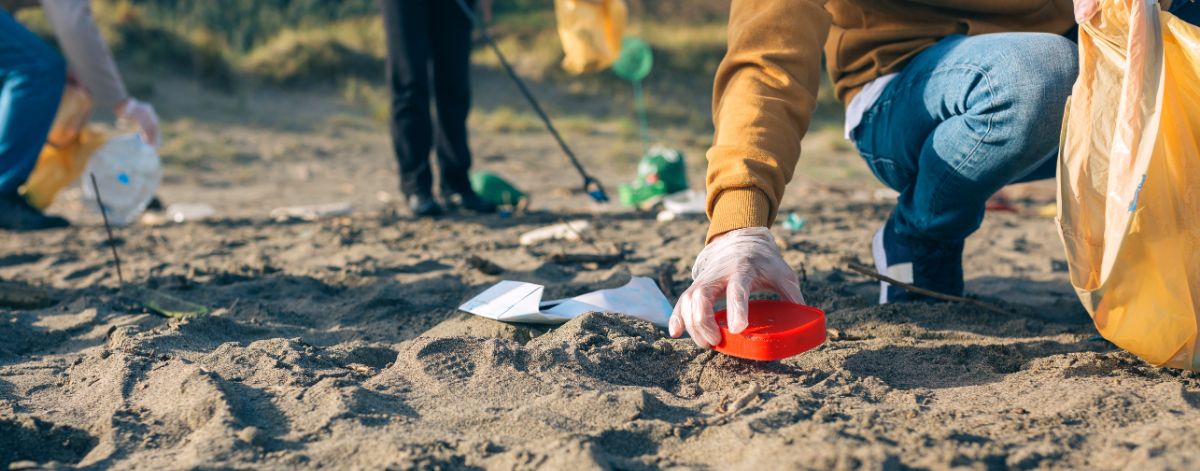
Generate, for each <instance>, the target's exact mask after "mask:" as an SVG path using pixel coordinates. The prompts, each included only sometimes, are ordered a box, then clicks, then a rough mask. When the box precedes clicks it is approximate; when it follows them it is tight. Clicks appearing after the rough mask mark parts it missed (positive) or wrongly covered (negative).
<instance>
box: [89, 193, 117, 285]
mask: <svg viewBox="0 0 1200 471" xmlns="http://www.w3.org/2000/svg"><path fill="white" fill-rule="evenodd" d="M88 177H91V179H92V190H94V191H95V192H96V204H98V205H100V217H101V218H103V219H104V231H105V232H107V233H108V247H109V248H111V249H112V254H113V263H114V264H116V266H117V283H119V286H118V287H119V288H124V287H125V275H123V274H122V273H121V257H120V256H118V255H117V241H116V239H115V238H113V233H112V226H111V225H109V224H108V211H105V210H104V200H103V199H101V198H100V185H99V184H97V183H96V174H94V173H89V174H88Z"/></svg>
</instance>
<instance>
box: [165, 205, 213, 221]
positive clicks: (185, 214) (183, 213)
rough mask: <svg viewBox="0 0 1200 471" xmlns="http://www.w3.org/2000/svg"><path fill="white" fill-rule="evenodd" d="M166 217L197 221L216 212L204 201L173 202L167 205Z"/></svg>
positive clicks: (173, 219) (174, 219)
mask: <svg viewBox="0 0 1200 471" xmlns="http://www.w3.org/2000/svg"><path fill="white" fill-rule="evenodd" d="M166 213H167V217H168V218H170V220H171V221H174V222H187V221H199V220H203V219H208V218H210V217H212V216H213V215H215V214H217V211H216V210H215V209H213V207H212V206H209V205H207V204H204V203H173V204H171V205H169V206H167V211H166Z"/></svg>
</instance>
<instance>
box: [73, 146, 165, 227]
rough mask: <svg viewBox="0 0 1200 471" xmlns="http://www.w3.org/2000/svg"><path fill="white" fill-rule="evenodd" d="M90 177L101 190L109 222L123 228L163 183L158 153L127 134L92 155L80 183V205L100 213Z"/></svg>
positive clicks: (148, 202) (136, 216) (133, 218)
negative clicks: (82, 204)
mask: <svg viewBox="0 0 1200 471" xmlns="http://www.w3.org/2000/svg"><path fill="white" fill-rule="evenodd" d="M93 175H94V176H95V177H96V184H97V185H98V186H99V187H100V199H101V200H103V202H104V210H105V211H104V212H105V214H106V215H107V217H108V222H109V223H111V224H113V225H117V226H125V225H128V224H130V223H132V222H134V221H135V220H137V218H138V216H141V214H142V212H143V211H145V210H146V206H148V205H149V204H150V200H152V199H154V192H156V191H158V186H159V184H160V183H162V165H161V163H160V162H159V159H158V152H157V151H156V150H155V149H154V147H152V146H150V145H148V144H146V143H145V142H143V141H142V138H141V135H140V134H139V133H136V132H134V133H127V134H122V135H118V136H114V137H112V138H110V139H108V141H107V142H105V143H104V145H103V146H101V147H100V149H98V150H97V151H96V153H95V154H93V155H92V158H91V160H90V161H89V162H88V165H87V170H86V171H85V172H84V173H83V177H82V179H81V180H80V181H79V185H80V187H81V188H82V190H83V203H84V204H85V205H87V207H89V208H92V209H93V210H95V211H99V209H100V207H99V205H98V202H97V200H96V192H95V190H94V189H93V187H92V180H91V177H92V176H93Z"/></svg>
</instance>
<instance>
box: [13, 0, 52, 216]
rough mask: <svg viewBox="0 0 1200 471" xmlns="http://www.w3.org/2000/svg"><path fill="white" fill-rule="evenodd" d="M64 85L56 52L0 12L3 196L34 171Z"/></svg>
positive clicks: (19, 184) (14, 190)
mask: <svg viewBox="0 0 1200 471" xmlns="http://www.w3.org/2000/svg"><path fill="white" fill-rule="evenodd" d="M66 79H67V71H66V65H65V64H64V63H63V59H62V57H61V56H60V55H59V54H58V52H57V51H55V50H54V49H53V48H51V47H50V46H49V45H48V44H46V43H45V42H43V41H42V40H41V39H40V38H38V37H37V35H35V34H33V33H32V32H30V31H29V30H28V29H25V27H24V26H21V24H20V23H17V21H16V20H14V19H13V17H12V15H9V14H8V13H7V12H5V11H3V10H2V9H0V195H4V194H12V193H15V192H16V191H17V188H18V187H20V186H21V185H22V184H23V183H25V179H26V178H29V173H30V172H32V171H33V166H34V164H36V163H37V157H38V153H39V152H40V151H41V149H42V145H43V144H45V142H46V135H47V134H48V133H49V132H50V124H51V123H52V122H53V121H54V114H55V112H56V111H58V102H59V100H60V99H61V98H62V92H63V87H64V86H65V83H66Z"/></svg>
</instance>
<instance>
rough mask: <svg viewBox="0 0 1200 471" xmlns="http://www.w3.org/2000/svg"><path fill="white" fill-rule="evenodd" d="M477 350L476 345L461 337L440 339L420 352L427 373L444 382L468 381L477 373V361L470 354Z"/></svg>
mask: <svg viewBox="0 0 1200 471" xmlns="http://www.w3.org/2000/svg"><path fill="white" fill-rule="evenodd" d="M475 350H476V347H475V346H474V345H471V344H469V343H467V342H464V341H463V340H461V339H453V338H450V339H439V340H434V341H432V342H430V343H429V344H428V345H426V346H425V347H424V348H422V349H421V350H420V351H419V352H417V361H419V362H421V365H422V370H423V371H425V374H428V375H429V376H432V377H433V378H434V379H437V380H439V381H444V382H458V381H466V380H468V379H470V378H471V377H472V376H474V375H475V369H476V367H475V362H474V361H472V360H471V358H470V357H469V355H470V354H471V353H472V352H474V351H475Z"/></svg>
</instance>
